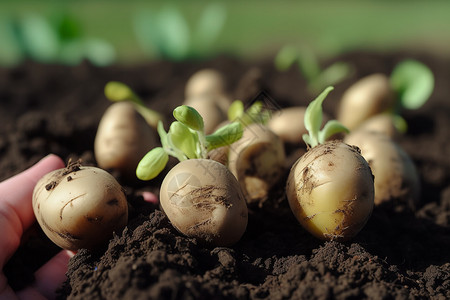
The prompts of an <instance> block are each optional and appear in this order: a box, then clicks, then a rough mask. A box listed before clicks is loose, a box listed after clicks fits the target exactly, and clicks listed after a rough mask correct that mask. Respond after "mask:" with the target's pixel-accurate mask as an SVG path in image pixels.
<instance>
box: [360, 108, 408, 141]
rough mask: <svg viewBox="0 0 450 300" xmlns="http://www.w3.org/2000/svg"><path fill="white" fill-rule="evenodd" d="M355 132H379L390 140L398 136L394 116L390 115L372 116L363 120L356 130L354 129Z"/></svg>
mask: <svg viewBox="0 0 450 300" xmlns="http://www.w3.org/2000/svg"><path fill="white" fill-rule="evenodd" d="M356 130H357V131H360V130H364V131H375V132H380V133H383V134H385V135H387V136H388V137H390V138H396V137H397V136H399V134H400V132H399V131H398V129H397V128H396V127H395V116H394V115H393V114H390V113H382V114H377V115H374V116H372V117H370V118H368V119H366V120H364V121H363V122H362V123H361V124H360V125H359V126H358V128H356Z"/></svg>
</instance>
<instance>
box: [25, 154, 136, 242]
mask: <svg viewBox="0 0 450 300" xmlns="http://www.w3.org/2000/svg"><path fill="white" fill-rule="evenodd" d="M33 211H34V214H35V215H36V219H37V221H38V223H39V225H40V226H41V227H42V230H43V231H44V232H45V234H46V235H47V236H48V237H49V238H50V240H52V241H53V242H54V243H55V244H56V245H58V246H59V247H61V248H64V249H69V250H77V249H81V248H87V249H91V250H92V249H96V248H97V247H101V246H102V245H104V244H105V243H106V242H107V241H108V239H109V238H110V237H111V236H112V234H113V232H117V233H118V232H121V231H122V229H123V228H124V227H125V226H126V224H127V221H128V204H127V199H126V197H125V194H124V192H123V189H122V187H121V186H120V184H119V183H118V182H117V181H116V180H115V179H114V177H113V176H112V175H110V174H109V173H108V172H106V171H104V170H102V169H100V168H96V167H84V166H81V165H80V164H79V163H71V164H69V165H68V166H67V167H66V168H63V169H59V170H55V171H53V172H50V173H48V174H46V175H45V176H43V177H42V178H41V179H40V180H39V181H38V183H37V184H36V186H35V188H34V191H33Z"/></svg>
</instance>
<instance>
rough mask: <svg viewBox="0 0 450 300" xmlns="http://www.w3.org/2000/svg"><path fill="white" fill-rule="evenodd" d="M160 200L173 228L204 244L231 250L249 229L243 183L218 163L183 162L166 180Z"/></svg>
mask: <svg viewBox="0 0 450 300" xmlns="http://www.w3.org/2000/svg"><path fill="white" fill-rule="evenodd" d="M160 198H161V200H160V201H161V206H162V208H163V210H164V212H165V213H166V215H167V217H168V218H169V220H170V221H171V223H172V225H173V226H174V227H175V228H176V229H177V230H178V231H180V232H181V233H183V234H185V235H187V236H189V237H194V238H196V239H198V240H199V241H201V242H206V243H210V244H213V245H216V246H230V245H232V244H234V243H236V242H237V241H238V240H239V239H240V238H241V237H242V235H243V234H244V232H245V229H246V227H247V218H248V215H247V214H248V212H247V204H246V203H245V200H244V196H243V194H242V191H241V189H240V186H239V183H238V182H237V180H236V178H235V177H234V176H233V174H231V173H230V171H229V170H228V169H227V168H226V167H225V166H224V165H222V164H220V163H218V162H216V161H213V160H209V159H190V160H185V161H182V162H180V163H179V164H177V165H176V166H175V167H174V168H172V169H171V170H170V171H169V173H168V174H167V175H166V177H165V178H164V180H163V182H162V185H161V191H160Z"/></svg>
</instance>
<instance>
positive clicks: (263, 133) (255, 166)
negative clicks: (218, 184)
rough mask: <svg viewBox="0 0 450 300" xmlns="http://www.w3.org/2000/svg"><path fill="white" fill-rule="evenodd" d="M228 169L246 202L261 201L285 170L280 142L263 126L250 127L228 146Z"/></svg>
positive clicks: (281, 142) (254, 125)
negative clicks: (234, 177)
mask: <svg viewBox="0 0 450 300" xmlns="http://www.w3.org/2000/svg"><path fill="white" fill-rule="evenodd" d="M228 153H229V154H228V167H229V169H230V171H231V172H232V173H233V174H234V176H236V178H237V179H238V181H239V183H240V185H241V188H242V190H243V192H244V195H245V199H246V201H247V203H254V202H259V201H261V200H264V199H265V197H267V195H268V193H269V191H270V189H271V188H272V187H273V186H274V185H275V184H276V183H277V182H279V180H280V179H281V177H282V176H283V174H284V171H285V160H286V154H285V151H284V144H283V141H282V140H281V139H280V137H278V136H277V135H276V134H275V133H273V132H272V131H271V130H270V129H269V128H268V127H267V126H264V125H261V124H257V123H254V124H250V125H249V126H247V127H245V129H244V133H243V135H242V138H241V139H240V140H238V141H237V142H235V143H233V144H231V145H230V146H229V151H228Z"/></svg>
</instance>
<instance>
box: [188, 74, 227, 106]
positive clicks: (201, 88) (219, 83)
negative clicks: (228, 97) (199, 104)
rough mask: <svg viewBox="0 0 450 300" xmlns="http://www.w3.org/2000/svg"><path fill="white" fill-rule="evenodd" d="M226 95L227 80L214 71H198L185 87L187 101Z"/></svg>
mask: <svg viewBox="0 0 450 300" xmlns="http://www.w3.org/2000/svg"><path fill="white" fill-rule="evenodd" d="M225 94H226V86H225V79H224V77H223V75H222V73H220V72H219V71H216V70H214V69H202V70H200V71H197V72H196V73H194V74H193V75H192V76H191V77H190V78H189V80H188V81H187V83H186V87H185V97H186V99H189V98H197V97H209V96H212V95H225Z"/></svg>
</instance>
